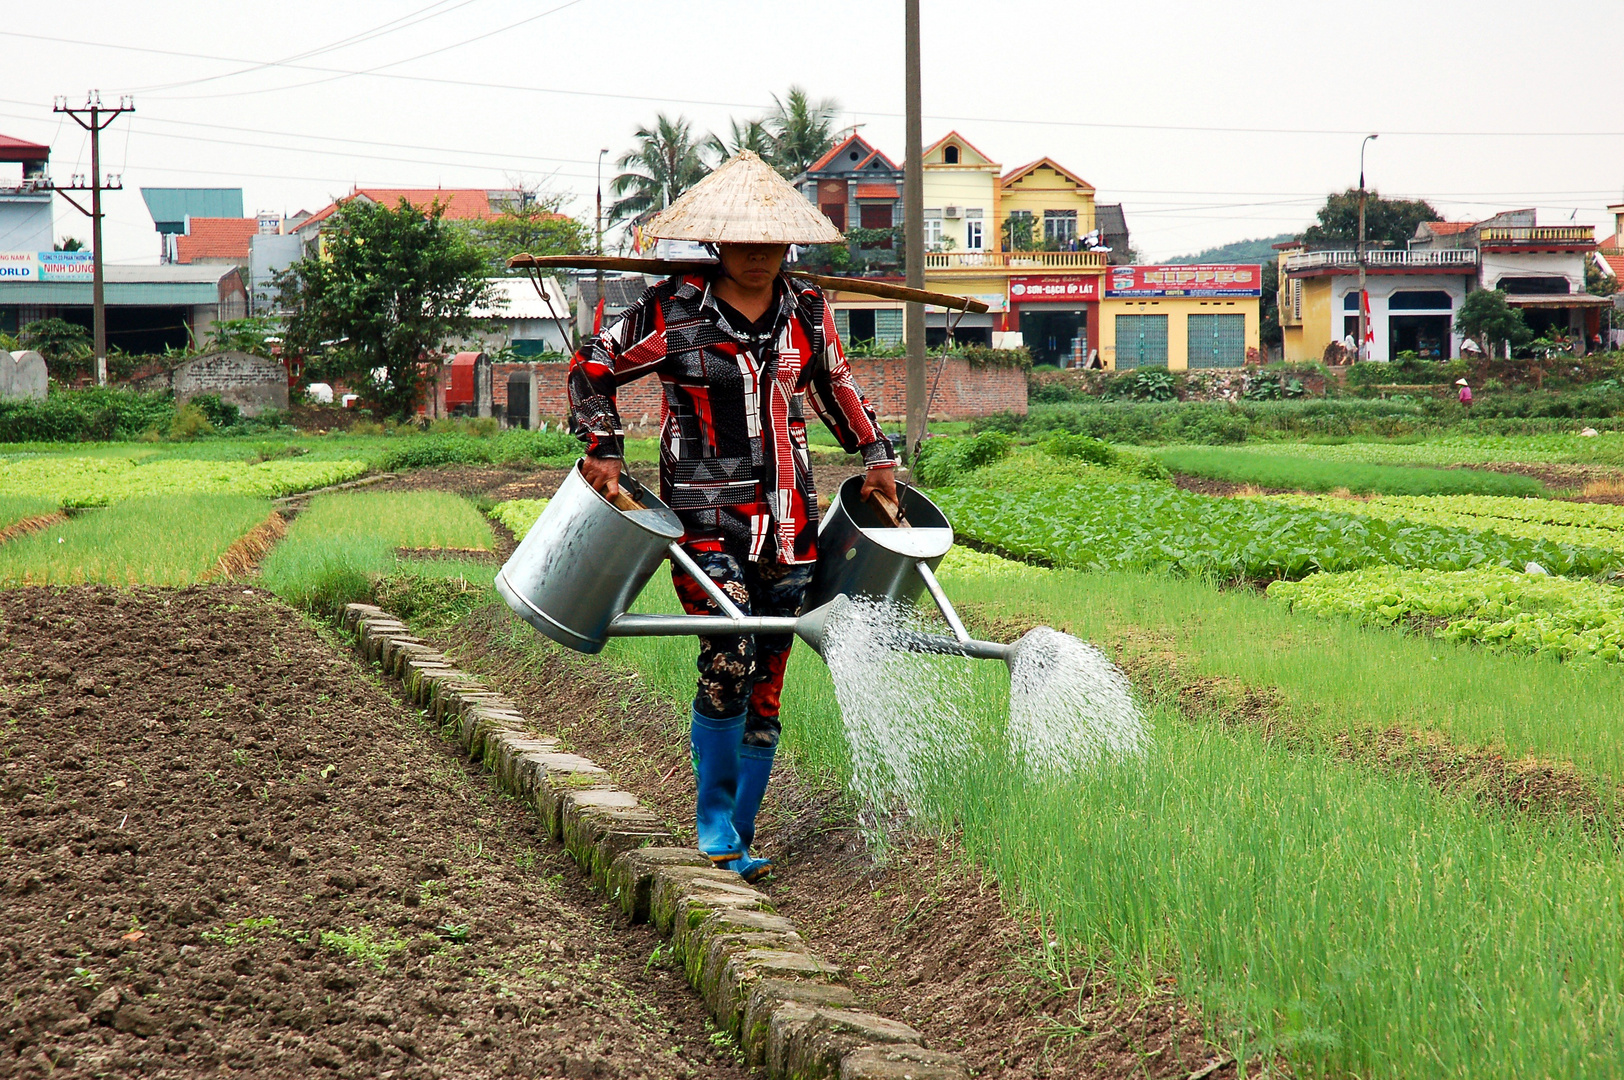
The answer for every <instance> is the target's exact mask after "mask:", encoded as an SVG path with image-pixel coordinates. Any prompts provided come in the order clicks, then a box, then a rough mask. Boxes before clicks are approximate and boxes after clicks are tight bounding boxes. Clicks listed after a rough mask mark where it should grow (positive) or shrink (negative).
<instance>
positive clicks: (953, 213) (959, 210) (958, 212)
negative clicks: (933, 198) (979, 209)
mask: <svg viewBox="0 0 1624 1080" xmlns="http://www.w3.org/2000/svg"><path fill="white" fill-rule="evenodd" d="M942 216H943V217H945V218H959V217H963V216H964V207H962V206H944V207H942Z"/></svg>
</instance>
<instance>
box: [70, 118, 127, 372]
mask: <svg viewBox="0 0 1624 1080" xmlns="http://www.w3.org/2000/svg"><path fill="white" fill-rule="evenodd" d="M51 111H52V112H59V113H67V114H68V115H69V116H71V117H73V119H74V122H75V123H77V124H78V125H79V126H80V127H82V128H84V129H85V130H86V131H88V132H90V183H88V184H86V183H85V180H84V177H83V176H76V177H74V178H73V180H72V182H71V183H69V184H68V186H67V187H66V188H60V187H56V186H55V185H54V184H53V185H52V187H54V188H55V189H56V191H58V192H59V193H61V195H62V197H63V198H64V199H66V200H68V202H70V203H72V204H73V208H74V209H75V210H78V211H79V212H80V213H81V214H84V215H85V216H87V217H88V218H90V271H91V305H92V308H93V311H94V316H93V319H92V322H93V324H94V326H95V336H96V385H97V386H106V385H107V303H106V298H105V296H104V295H103V290H102V285H103V277H102V208H101V193H102V192H103V191H118V190H120V189H122V188H123V187H124V181H123V177H119V176H115V177H111V178H104V177H103V176H102V171H101V133H102V129H103V128H105V127H107V125H109V124H111V123H112V122H113V121H114V120H117V119H118V118H119V117H120V116H121V115H123V114H124V113H127V112H134V111H135V99H134V98H132V97H127V96H126V97H121V98H119V99H118V107H117V108H114V107H112V106H110V105H103V104H102V101H101V91H100V90H92V91H90V93H89V94H87V95H85V103H84V104H83V105H82V106H80V107H79V108H77V109H74V108H70V107H69V106H68V99H67V98H66V97H59V98H57V99H56V104H55V106H54V107H53V108H52V109H51ZM87 117H88V119H86V118H87ZM87 190H88V191H89V192H90V209H89V210H86V209H85V208H84V207H83V206H82V205H81V204H80V203H79V200H78V199H75V198H74V197H73V196H72V195H69V194H68V192H69V191H87Z"/></svg>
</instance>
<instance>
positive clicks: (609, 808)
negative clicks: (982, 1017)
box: [340, 604, 970, 1080]
mask: <svg viewBox="0 0 1624 1080" xmlns="http://www.w3.org/2000/svg"><path fill="white" fill-rule="evenodd" d="M340 623H341V625H342V626H343V628H344V629H345V630H347V631H349V632H350V633H352V634H353V635H354V636H355V640H356V645H357V648H358V649H359V650H360V652H361V653H362V655H363V656H365V657H366V659H367V660H369V661H373V662H376V663H378V664H380V665H381V666H382V668H383V670H384V672H385V673H386V674H389V675H392V676H394V677H395V678H398V679H399V680H400V681H401V683H402V685H403V687H404V689H405V691H406V693H407V695H408V696H409V697H410V698H411V699H412V700H413V701H414V702H416V703H417V704H418V705H419V706H421V707H422V708H423V709H424V710H425V711H426V712H428V713H429V715H430V716H432V717H433V718H434V721H435V722H436V723H437V724H439V725H440V727H441V728H442V730H445V731H448V732H451V733H453V734H455V736H456V737H457V739H458V741H460V742H461V743H462V745H463V746H464V747H465V748H466V749H467V751H468V753H469V756H470V757H471V758H472V759H473V760H476V761H479V762H480V763H482V764H483V765H484V766H485V768H486V769H488V770H489V771H490V772H491V773H493V774H494V775H495V777H496V779H497V782H498V783H500V784H501V785H502V787H503V788H504V789H506V790H507V791H508V792H509V793H510V794H512V795H513V796H515V797H516V798H518V799H519V800H520V801H521V802H524V803H525V804H527V805H529V806H530V807H531V808H533V809H534V810H535V812H536V814H537V815H538V816H539V817H540V818H541V823H542V825H543V827H544V828H545V829H546V830H547V832H548V834H549V835H550V836H551V837H553V838H554V839H558V840H562V841H563V842H564V847H565V850H567V851H568V852H569V853H570V855H571V856H573V857H574V859H575V861H576V863H578V864H579V865H580V867H581V869H583V870H584V871H586V872H587V873H588V874H589V875H590V876H591V878H592V880H593V882H594V883H595V884H596V885H597V886H598V887H599V888H601V889H603V890H604V891H605V892H607V893H608V894H609V896H610V898H611V899H613V900H614V901H615V902H616V903H617V904H618V905H619V906H620V909H621V910H622V911H623V912H625V914H626V915H627V917H628V918H630V919H631V920H632V921H633V922H652V923H653V924H654V927H655V929H656V930H658V931H659V932H660V933H661V934H664V935H666V936H667V937H669V938H670V939H671V945H672V949H673V951H674V952H675V954H676V957H677V959H678V960H679V961H680V962H681V963H682V965H683V969H684V971H685V972H686V973H687V976H688V981H689V983H691V984H692V985H693V987H694V989H695V990H697V991H698V992H699V994H700V996H701V997H702V998H703V999H704V1001H705V1005H706V1007H707V1008H709V1009H710V1011H711V1014H712V1015H713V1016H714V1017H715V1019H716V1023H717V1025H718V1026H719V1027H721V1028H722V1029H723V1030H724V1031H726V1032H728V1033H729V1034H730V1035H732V1036H733V1037H734V1038H735V1039H737V1040H738V1042H739V1045H740V1047H741V1048H742V1049H743V1051H744V1059H745V1063H746V1064H748V1065H752V1066H758V1067H763V1068H765V1070H766V1075H767V1076H768V1077H769V1078H770V1080H822V1078H828V1080H968V1077H969V1075H970V1074H969V1069H968V1068H967V1067H966V1065H965V1064H964V1062H963V1061H962V1060H961V1059H960V1058H959V1057H957V1056H956V1055H953V1054H947V1053H942V1052H940V1051H934V1050H926V1049H925V1048H924V1047H923V1045H922V1042H923V1036H922V1035H921V1034H920V1033H919V1032H918V1031H916V1030H914V1029H913V1028H911V1027H909V1026H908V1025H906V1024H903V1023H900V1022H898V1021H895V1020H891V1019H887V1018H886V1017H883V1016H879V1015H877V1014H875V1013H870V1012H864V1011H862V1010H861V1009H859V1008H857V1000H856V998H855V997H854V996H853V994H852V992H851V990H850V988H849V987H848V986H847V985H846V977H845V973H844V972H843V971H842V970H841V969H840V967H839V966H838V965H836V964H833V963H831V962H829V961H828V960H825V959H823V958H821V957H818V956H816V955H814V954H813V953H812V952H811V951H810V950H809V949H808V948H807V946H806V942H805V941H804V940H803V939H802V938H801V935H800V934H799V933H797V932H796V930H795V926H794V924H793V923H791V922H790V921H789V920H788V919H786V918H784V917H782V916H780V915H778V914H777V913H776V912H775V911H774V910H773V906H772V902H771V900H770V899H769V898H768V897H767V895H766V894H765V893H763V892H762V891H760V890H759V889H756V888H753V887H751V886H750V885H748V884H746V883H745V882H744V880H743V879H742V878H740V877H739V875H738V874H735V873H733V872H732V871H729V870H718V869H716V868H715V867H713V866H712V865H711V863H710V860H709V859H707V858H705V856H703V855H701V854H700V853H699V852H697V851H695V850H692V849H690V848H679V847H676V846H674V844H675V837H674V836H673V835H672V833H671V832H670V830H668V829H667V828H666V827H665V823H664V822H663V821H662V820H661V819H660V817H659V816H658V815H657V814H655V813H654V812H653V811H651V810H649V809H647V808H646V807H643V806H641V805H639V803H638V801H637V797H636V796H635V795H633V794H632V793H630V792H628V791H622V790H620V789H618V788H616V787H615V786H614V785H613V784H611V783H610V782H609V779H608V777H609V774H608V773H607V772H606V771H605V770H603V769H602V768H600V767H599V766H597V765H596V764H594V763H593V762H591V761H589V760H587V759H586V758H584V757H580V756H578V755H575V754H571V753H567V752H565V751H563V750H562V749H560V747H559V744H558V742H557V740H555V739H550V738H546V737H544V736H540V735H537V734H536V733H535V732H534V725H532V724H531V723H530V722H529V721H528V720H526V719H525V717H524V716H523V715H522V714H521V713H520V712H519V710H518V707H517V706H516V705H515V704H514V703H513V702H512V701H511V700H510V699H508V698H506V697H504V696H502V695H501V694H497V693H494V692H492V691H491V690H490V689H489V688H488V687H487V686H486V685H485V684H484V683H482V682H481V681H480V680H479V679H478V678H477V677H475V676H474V675H471V674H469V673H468V672H466V671H461V670H459V669H458V668H457V667H456V666H455V665H454V664H452V663H451V661H450V660H449V659H447V657H446V656H445V654H444V653H441V652H440V651H439V650H437V649H435V648H433V647H432V646H431V645H429V644H428V643H427V642H425V641H423V640H422V639H421V638H419V637H416V636H414V635H413V634H412V632H411V630H410V628H408V627H407V626H406V624H405V623H403V622H401V621H400V620H398V619H396V618H394V617H393V616H391V615H390V614H389V613H388V612H386V611H384V610H383V609H382V608H380V607H377V606H375V605H372V604H349V605H346V606H345V608H344V611H343V614H342V616H341V617H340Z"/></svg>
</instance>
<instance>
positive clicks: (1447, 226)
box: [1427, 221, 1477, 236]
mask: <svg viewBox="0 0 1624 1080" xmlns="http://www.w3.org/2000/svg"><path fill="white" fill-rule="evenodd" d="M1476 224H1477V222H1475V221H1429V222H1427V228H1428V229H1431V230H1432V235H1433V236H1456V235H1459V234H1460V233H1463V232H1465V231H1466V230H1467V229H1470V228H1472V227H1473V226H1474V225H1476Z"/></svg>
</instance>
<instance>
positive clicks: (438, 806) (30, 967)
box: [0, 586, 745, 1080]
mask: <svg viewBox="0 0 1624 1080" xmlns="http://www.w3.org/2000/svg"><path fill="white" fill-rule="evenodd" d="M0 620H3V624H0V894H3V895H4V898H5V899H4V910H5V914H6V918H5V921H4V926H3V929H0V992H3V993H4V997H5V1001H6V1006H5V1008H4V1010H3V1012H0V1033H3V1038H0V1075H5V1076H41V1077H43V1076H47V1075H50V1076H67V1077H92V1076H96V1077H102V1076H137V1075H139V1076H150V1077H177V1078H179V1077H195V1076H202V1075H214V1074H217V1073H220V1072H230V1073H231V1074H232V1075H239V1076H252V1077H276V1078H282V1077H301V1078H302V1077H310V1076H328V1075H331V1076H335V1077H441V1076H455V1077H486V1076H491V1077H495V1076H524V1077H536V1078H543V1077H563V1076H568V1077H587V1076H591V1077H598V1076H602V1077H648V1078H651V1080H653V1078H660V1080H663V1078H666V1077H677V1076H681V1077H704V1078H717V1080H722V1078H730V1077H742V1076H744V1075H745V1073H744V1072H743V1070H741V1069H740V1068H738V1067H737V1066H736V1065H735V1064H734V1063H733V1058H732V1055H731V1053H729V1052H728V1051H726V1050H725V1049H722V1048H718V1047H717V1046H715V1045H713V1044H712V1043H711V1042H710V1039H709V1037H708V1036H709V1027H708V1022H707V1020H706V1018H705V1012H704V1009H703V1007H702V1005H701V1004H700V1002H699V1001H698V999H697V998H696V997H695V996H694V994H693V993H692V992H691V991H690V990H689V989H688V987H687V985H686V984H685V982H684V980H683V979H682V977H681V974H680V973H679V972H676V971H673V970H670V969H669V968H667V967H665V966H662V965H661V964H659V963H658V962H651V955H653V954H654V949H655V946H656V944H657V938H656V937H655V936H654V935H653V933H652V932H651V931H649V930H647V929H646V928H643V927H627V926H625V925H624V924H622V923H621V922H620V921H619V920H618V918H616V917H612V916H611V915H610V913H609V912H608V911H607V910H606V907H607V906H606V905H605V904H604V902H603V899H602V897H601V896H599V895H597V894H595V893H594V892H592V891H591V890H590V889H589V888H588V886H587V885H586V884H585V883H584V881H583V879H582V877H581V875H580V874H579V873H578V871H577V870H576V869H575V867H574V864H573V863H572V862H571V861H570V860H569V859H568V858H567V857H566V856H565V855H564V854H563V852H562V849H561V847H560V846H559V845H557V844H555V843H552V842H550V841H546V840H543V839H542V837H541V835H540V833H539V832H538V830H537V829H536V828H535V827H534V823H533V818H532V815H531V814H530V812H529V811H528V810H527V809H526V808H524V807H522V806H520V805H519V804H518V803H516V802H514V801H513V800H511V799H508V798H505V797H503V796H500V795H498V794H496V792H495V790H494V789H493V788H492V786H491V785H490V784H489V782H488V780H487V779H486V778H484V777H482V776H481V775H479V773H478V772H477V771H476V770H475V769H472V768H471V767H470V766H469V765H468V764H467V763H466V761H465V760H463V758H462V757H461V755H460V754H458V753H454V752H453V748H452V746H451V745H450V744H449V743H446V742H444V741H443V740H441V739H440V738H439V737H438V736H437V734H435V733H433V732H431V731H430V730H428V729H427V728H426V727H425V726H424V724H423V723H422V721H421V719H420V717H419V715H418V714H417V713H415V712H414V711H412V710H410V709H408V708H406V707H405V706H404V705H402V704H401V702H400V700H399V699H398V698H397V697H396V696H395V695H394V694H393V693H392V692H391V691H390V690H388V689H387V688H385V687H384V686H382V685H381V684H379V683H378V682H377V681H375V680H374V679H373V678H372V677H371V676H370V675H368V674H367V673H366V672H364V671H363V670H362V669H361V668H360V667H359V666H358V665H357V664H356V662H355V661H354V660H353V659H352V658H351V656H350V654H349V653H348V652H347V651H341V650H339V649H337V648H335V647H334V646H332V645H329V644H328V643H327V642H325V641H324V640H323V639H322V637H321V636H320V635H319V634H318V633H317V631H316V630H315V629H314V628H313V627H312V626H310V625H309V624H307V623H306V622H305V621H303V620H302V619H301V618H300V617H299V616H297V615H296V614H295V613H293V612H292V611H290V610H289V609H287V608H286V607H285V606H283V605H282V604H281V603H280V602H279V601H277V600H276V599H275V598H273V597H271V596H269V595H268V594H266V593H263V592H260V591H258V590H245V589H243V588H241V587H240V586H239V587H227V586H208V587H204V586H199V587H194V588H190V589H185V590H156V589H140V590H113V589H107V588H100V587H93V586H92V587H79V588H72V589H47V588H26V589H15V590H9V591H6V592H0Z"/></svg>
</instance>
